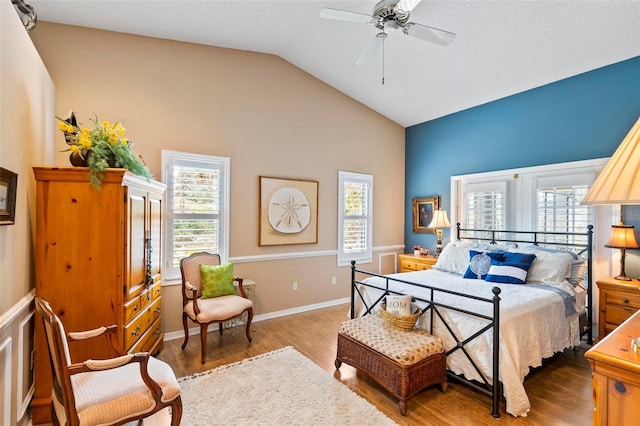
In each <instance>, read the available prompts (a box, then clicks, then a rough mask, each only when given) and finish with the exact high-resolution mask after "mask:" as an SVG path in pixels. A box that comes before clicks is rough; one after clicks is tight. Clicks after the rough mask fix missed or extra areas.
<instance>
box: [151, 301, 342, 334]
mask: <svg viewBox="0 0 640 426" xmlns="http://www.w3.org/2000/svg"><path fill="white" fill-rule="evenodd" d="M350 301H351V299H350V298H349V297H345V298H343V299H336V300H330V301H328V302H321V303H314V304H313V305H306V306H298V307H296V308H291V309H284V310H282V311H275V312H269V313H266V314H260V315H256V316H254V317H253V321H252V322H260V321H264V320H268V319H272V318H279V317H284V316H287V315H294V314H300V313H302V312H308V311H313V310H316V309H322V308H328V307H331V306H336V305H342V304H344V303H349V302H350ZM348 315H349V312H347V311H345V320H346V319H348ZM217 329H218V326H217V325H216V324H213V325H211V326H210V328H209V331H212V330H217ZM195 334H200V328H199V327H193V328H190V329H189V335H190V336H193V335H195ZM182 338H184V331H182V330H179V331H172V332H169V333H165V334H164V340H165V341H168V340H175V339H182Z"/></svg>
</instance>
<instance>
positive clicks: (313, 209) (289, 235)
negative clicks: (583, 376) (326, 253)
mask: <svg viewBox="0 0 640 426" xmlns="http://www.w3.org/2000/svg"><path fill="white" fill-rule="evenodd" d="M259 216H260V220H259V222H260V223H259V233H258V245H259V246H279V245H287V244H317V243H318V181H314V180H301V179H287V178H276V177H268V176H260V212H259Z"/></svg>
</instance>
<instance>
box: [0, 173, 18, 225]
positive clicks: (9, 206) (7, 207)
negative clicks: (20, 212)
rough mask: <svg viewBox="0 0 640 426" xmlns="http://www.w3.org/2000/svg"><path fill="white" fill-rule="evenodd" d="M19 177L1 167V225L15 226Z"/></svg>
mask: <svg viewBox="0 0 640 426" xmlns="http://www.w3.org/2000/svg"><path fill="white" fill-rule="evenodd" d="M17 186H18V175H17V174H15V173H13V172H12V171H10V170H7V169H3V168H2V167H0V225H13V224H14V223H15V218H16V187H17Z"/></svg>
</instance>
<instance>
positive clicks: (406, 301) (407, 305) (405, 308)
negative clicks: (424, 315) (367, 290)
mask: <svg viewBox="0 0 640 426" xmlns="http://www.w3.org/2000/svg"><path fill="white" fill-rule="evenodd" d="M411 299H413V297H412V296H411V295H409V296H387V312H389V313H392V314H394V315H401V316H406V315H411Z"/></svg>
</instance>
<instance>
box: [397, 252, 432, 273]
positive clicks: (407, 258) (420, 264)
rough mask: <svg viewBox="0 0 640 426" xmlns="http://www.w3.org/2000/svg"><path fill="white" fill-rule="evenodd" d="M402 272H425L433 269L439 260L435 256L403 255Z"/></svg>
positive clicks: (400, 256) (401, 259)
mask: <svg viewBox="0 0 640 426" xmlns="http://www.w3.org/2000/svg"><path fill="white" fill-rule="evenodd" d="M398 257H399V258H400V272H413V271H424V270H427V269H431V267H432V266H433V265H435V264H436V260H438V258H437V257H435V256H416V255H414V254H401V255H399V256H398Z"/></svg>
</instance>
